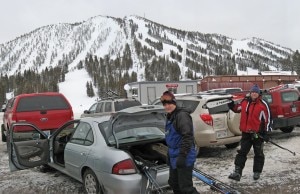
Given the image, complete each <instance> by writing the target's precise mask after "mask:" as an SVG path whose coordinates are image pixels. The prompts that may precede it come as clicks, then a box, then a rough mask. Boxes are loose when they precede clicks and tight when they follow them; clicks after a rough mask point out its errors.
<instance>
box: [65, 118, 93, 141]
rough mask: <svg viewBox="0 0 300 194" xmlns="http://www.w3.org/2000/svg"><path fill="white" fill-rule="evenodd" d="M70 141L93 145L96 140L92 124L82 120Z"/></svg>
mask: <svg viewBox="0 0 300 194" xmlns="http://www.w3.org/2000/svg"><path fill="white" fill-rule="evenodd" d="M70 142H71V143H75V144H80V145H91V144H92V143H93V142H94V137H93V132H92V128H91V126H90V124H88V123H85V122H81V123H80V124H79V125H78V126H77V127H76V129H75V132H74V134H73V136H72V138H71V140H70Z"/></svg>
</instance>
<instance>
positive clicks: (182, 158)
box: [176, 155, 186, 168]
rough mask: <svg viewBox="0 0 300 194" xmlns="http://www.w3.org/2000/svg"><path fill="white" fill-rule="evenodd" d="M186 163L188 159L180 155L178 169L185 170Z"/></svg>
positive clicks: (177, 161)
mask: <svg viewBox="0 0 300 194" xmlns="http://www.w3.org/2000/svg"><path fill="white" fill-rule="evenodd" d="M185 161H186V157H185V156H183V155H179V156H178V157H177V160H176V167H177V168H184V167H186V165H185Z"/></svg>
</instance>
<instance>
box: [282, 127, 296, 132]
mask: <svg viewBox="0 0 300 194" xmlns="http://www.w3.org/2000/svg"><path fill="white" fill-rule="evenodd" d="M294 128H295V127H294V126H291V127H282V128H280V130H281V131H282V132H283V133H291V132H292V131H293V130H294Z"/></svg>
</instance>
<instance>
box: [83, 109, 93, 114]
mask: <svg viewBox="0 0 300 194" xmlns="http://www.w3.org/2000/svg"><path fill="white" fill-rule="evenodd" d="M83 113H84V114H90V113H91V112H90V111H89V110H85V111H83Z"/></svg>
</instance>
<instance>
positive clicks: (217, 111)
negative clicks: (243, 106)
mask: <svg viewBox="0 0 300 194" xmlns="http://www.w3.org/2000/svg"><path fill="white" fill-rule="evenodd" d="M218 100H220V99H217V100H210V101H207V102H213V101H218ZM228 111H229V107H228V105H227V104H223V105H220V106H216V107H214V108H208V112H209V114H220V113H227V112H228Z"/></svg>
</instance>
